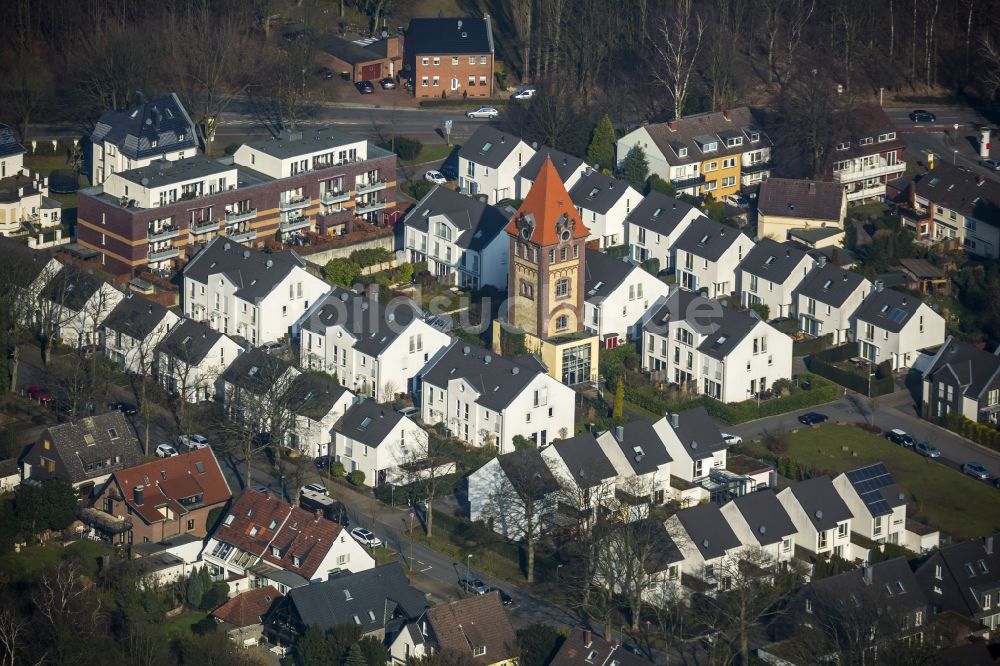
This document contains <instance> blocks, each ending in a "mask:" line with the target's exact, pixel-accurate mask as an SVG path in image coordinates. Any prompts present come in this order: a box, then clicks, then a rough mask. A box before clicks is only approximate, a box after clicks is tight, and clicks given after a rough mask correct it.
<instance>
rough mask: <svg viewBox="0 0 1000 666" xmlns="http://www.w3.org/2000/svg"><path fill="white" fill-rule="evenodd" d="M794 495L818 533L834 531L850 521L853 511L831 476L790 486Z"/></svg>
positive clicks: (814, 478) (819, 477)
mask: <svg viewBox="0 0 1000 666" xmlns="http://www.w3.org/2000/svg"><path fill="white" fill-rule="evenodd" d="M790 488H791V491H792V495H793V496H794V497H795V499H796V501H798V503H799V505H800V506H801V507H802V510H803V511H805V513H806V515H807V516H808V517H809V520H810V521H811V522H812V524H813V526H814V527H815V528H816V529H817V530H818V531H823V530H832V529H833V528H835V527H836V526H837V523H839V522H843V521H845V520H850V519H851V517H852V514H851V509H850V508H849V507H848V506H847V504H846V503H845V502H844V500H843V499H842V498H841V497H840V493H838V492H837V489H836V487H834V485H833V481H831V480H830V477H829V476H826V475H823V476H816V477H813V478H811V479H806V480H805V481H799V482H798V483H795V484H793V485H792V486H790Z"/></svg>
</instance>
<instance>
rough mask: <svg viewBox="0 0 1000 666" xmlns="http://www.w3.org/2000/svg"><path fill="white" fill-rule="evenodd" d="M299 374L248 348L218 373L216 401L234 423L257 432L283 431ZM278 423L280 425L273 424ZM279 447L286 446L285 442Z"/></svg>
mask: <svg viewBox="0 0 1000 666" xmlns="http://www.w3.org/2000/svg"><path fill="white" fill-rule="evenodd" d="M301 374H302V372H301V371H300V370H299V369H298V368H296V367H295V366H293V365H292V364H290V363H288V362H287V361H285V360H283V359H281V358H278V357H277V356H273V355H271V354H268V353H267V352H265V351H264V350H263V349H260V348H252V349H249V350H248V351H246V352H244V353H243V354H240V355H239V356H237V357H236V359H235V360H233V362H232V363H230V364H229V367H228V368H226V370H225V372H223V373H222V376H221V377H220V378H219V379H220V382H219V383H220V388H221V394H220V395H219V398H221V400H222V403H223V405H224V406H225V410H226V414H227V415H228V416H229V418H231V419H233V420H234V421H237V422H240V423H243V424H245V425H246V426H247V427H251V428H257V429H258V430H261V431H270V430H272V429H279V428H280V429H282V430H284V427H282V426H283V423H284V421H285V419H286V418H287V417H290V415H289V414H288V412H290V411H292V409H293V407H294V405H295V404H296V403H297V401H298V399H299V396H298V393H297V391H296V390H295V388H293V387H294V385H295V381H296V378H297V377H298V376H299V375H301ZM279 420H280V421H281V423H276V421H279ZM285 435H286V437H288V436H289V434H288V433H287V432H286V433H285ZM282 443H283V444H284V445H286V446H288V445H289V441H288V440H287V439H286V441H284V442H282Z"/></svg>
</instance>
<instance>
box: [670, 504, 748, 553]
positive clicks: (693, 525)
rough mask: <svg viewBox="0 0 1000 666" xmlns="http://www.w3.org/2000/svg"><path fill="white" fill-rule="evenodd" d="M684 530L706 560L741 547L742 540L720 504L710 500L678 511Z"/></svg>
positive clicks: (677, 514) (678, 517)
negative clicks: (731, 525) (723, 513)
mask: <svg viewBox="0 0 1000 666" xmlns="http://www.w3.org/2000/svg"><path fill="white" fill-rule="evenodd" d="M676 516H677V519H678V520H679V521H680V523H681V525H683V526H684V531H685V532H687V535H688V537H689V538H690V539H691V542H692V543H693V544H694V546H695V547H697V548H698V552H699V553H701V556H702V557H703V558H705V559H706V560H714V559H715V558H717V557H722V556H723V555H725V554H726V552H727V551H729V550H732V549H734V548H739V547H740V545H741V544H740V540H739V538H738V537H737V536H736V533H735V532H733V528H731V527H730V526H729V523H728V522H727V521H726V517H725V516H723V515H722V510H721V509H720V508H719V505H718V504H715V503H714V502H709V503H707V504H700V505H698V506H695V507H691V508H690V509H684V510H683V511H678V512H677V513H676Z"/></svg>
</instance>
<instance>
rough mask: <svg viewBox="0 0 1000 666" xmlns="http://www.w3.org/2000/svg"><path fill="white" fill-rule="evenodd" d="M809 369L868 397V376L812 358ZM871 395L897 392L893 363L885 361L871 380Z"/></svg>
mask: <svg viewBox="0 0 1000 666" xmlns="http://www.w3.org/2000/svg"><path fill="white" fill-rule="evenodd" d="M809 369H810V370H811V371H812V372H815V373H816V374H817V375H820V376H822V377H826V378H827V379H829V380H830V381H834V382H837V383H838V384H840V385H841V386H846V387H847V388H849V389H851V390H852V391H854V392H855V393H860V394H861V395H868V387H869V378H868V376H867V374H865V375H859V374H858V373H856V372H851V371H850V370H845V369H844V368H841V367H839V366H836V365H833V364H832V363H828V362H826V361H823V360H820V359H818V358H816V356H812V357H811V358H810V359H809ZM870 385H871V395H873V396H876V397H877V396H880V395H887V394H889V393H892V392H893V391H895V390H896V384H895V382H894V381H893V379H892V362H891V361H885V363H882V364H880V365H879V366H878V369H876V371H875V376H874V377H872V378H871V384H870Z"/></svg>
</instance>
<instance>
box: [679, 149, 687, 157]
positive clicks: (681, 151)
mask: <svg viewBox="0 0 1000 666" xmlns="http://www.w3.org/2000/svg"><path fill="white" fill-rule="evenodd" d="M687 156H688V149H687V148H678V149H677V157H687Z"/></svg>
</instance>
